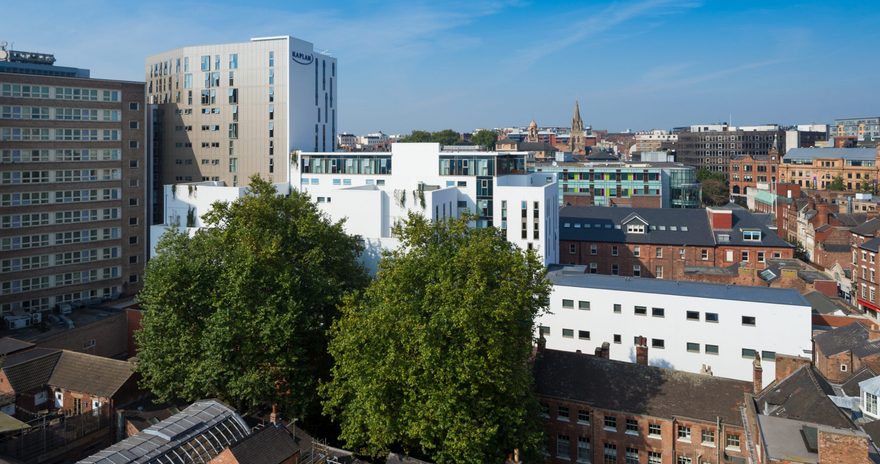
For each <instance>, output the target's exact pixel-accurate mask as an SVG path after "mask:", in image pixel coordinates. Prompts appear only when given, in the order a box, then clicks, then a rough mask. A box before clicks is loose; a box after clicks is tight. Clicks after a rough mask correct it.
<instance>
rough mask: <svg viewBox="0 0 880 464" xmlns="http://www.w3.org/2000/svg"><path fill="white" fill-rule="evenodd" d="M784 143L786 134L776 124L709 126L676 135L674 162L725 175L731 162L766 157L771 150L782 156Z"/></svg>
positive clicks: (694, 128)
mask: <svg viewBox="0 0 880 464" xmlns="http://www.w3.org/2000/svg"><path fill="white" fill-rule="evenodd" d="M785 142H786V137H785V130H783V129H781V128H780V127H779V126H777V125H775V124H769V125H764V126H743V127H736V126H729V125H727V124H708V125H695V126H691V128H690V130H689V131H687V132H679V133H678V141H677V142H675V145H674V147H675V150H676V160H677V161H679V162H681V163H684V164H687V165H689V166H694V167H697V168H704V169H708V170H710V171H713V172H720V173H723V174H725V175H726V174H727V173H728V169H729V166H730V160H731V158H733V157H735V156H740V155H758V156H762V155H767V154H769V153H770V150H771V149H773V148H774V147H775V148H776V149H777V150H778V151H779V153H785Z"/></svg>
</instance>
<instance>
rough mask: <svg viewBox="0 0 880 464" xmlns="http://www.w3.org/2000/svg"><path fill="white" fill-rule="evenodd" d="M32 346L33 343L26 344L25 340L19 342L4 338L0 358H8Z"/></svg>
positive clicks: (0, 343)
mask: <svg viewBox="0 0 880 464" xmlns="http://www.w3.org/2000/svg"><path fill="white" fill-rule="evenodd" d="M32 346H34V344H33V343H31V342H26V341H24V340H19V339H17V338H12V337H3V338H0V356H6V355H10V354H12V353H15V352H18V351H23V350H26V349H28V348H30V347H32Z"/></svg>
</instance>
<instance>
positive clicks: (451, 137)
mask: <svg viewBox="0 0 880 464" xmlns="http://www.w3.org/2000/svg"><path fill="white" fill-rule="evenodd" d="M460 140H461V134H459V133H458V132H455V131H454V130H452V129H444V130H442V131H438V132H428V131H422V130H414V131H412V133H411V134H409V135H407V136H406V137H402V138H401V139H400V142H436V143H439V144H441V145H455V144H456V143H458V142H459V141H460Z"/></svg>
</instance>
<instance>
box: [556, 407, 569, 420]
mask: <svg viewBox="0 0 880 464" xmlns="http://www.w3.org/2000/svg"><path fill="white" fill-rule="evenodd" d="M556 418H557V419H559V420H561V421H565V422H567V421H568V407H567V406H559V407H557V408H556Z"/></svg>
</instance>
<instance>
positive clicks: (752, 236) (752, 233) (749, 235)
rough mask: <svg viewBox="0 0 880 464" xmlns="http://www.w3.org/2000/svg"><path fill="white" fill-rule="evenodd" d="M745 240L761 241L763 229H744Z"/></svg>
mask: <svg viewBox="0 0 880 464" xmlns="http://www.w3.org/2000/svg"><path fill="white" fill-rule="evenodd" d="M743 241H746V242H760V241H761V231H760V230H744V231H743Z"/></svg>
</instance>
